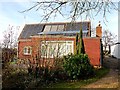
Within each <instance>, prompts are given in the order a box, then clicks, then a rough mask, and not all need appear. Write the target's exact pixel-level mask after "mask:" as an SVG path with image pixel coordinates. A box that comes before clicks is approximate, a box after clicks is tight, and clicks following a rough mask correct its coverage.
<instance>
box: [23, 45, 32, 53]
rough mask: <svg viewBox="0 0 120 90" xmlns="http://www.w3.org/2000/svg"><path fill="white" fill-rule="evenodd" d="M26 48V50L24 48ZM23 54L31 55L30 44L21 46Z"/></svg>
mask: <svg viewBox="0 0 120 90" xmlns="http://www.w3.org/2000/svg"><path fill="white" fill-rule="evenodd" d="M25 49H26V50H25ZM29 49H30V51H29ZM23 54H24V55H31V54H32V47H31V46H25V47H24V48H23Z"/></svg>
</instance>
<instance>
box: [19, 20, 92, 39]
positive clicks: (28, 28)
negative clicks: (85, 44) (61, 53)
mask: <svg viewBox="0 0 120 90" xmlns="http://www.w3.org/2000/svg"><path fill="white" fill-rule="evenodd" d="M89 24H90V22H82V25H81V22H75V23H70V22H65V23H42V24H26V25H25V26H24V28H23V30H22V32H21V34H20V36H19V39H28V38H30V36H34V35H41V34H51V35H54V34H55V35H56V34H57V35H58V34H63V35H74V34H76V32H79V30H80V28H81V27H82V30H83V32H85V33H86V31H89V30H90V27H89ZM62 25H63V26H64V28H63V26H62ZM47 26H50V27H47ZM52 26H54V27H53V29H52ZM45 27H46V28H48V29H49V30H47V31H46V32H45ZM44 32H45V33H44Z"/></svg>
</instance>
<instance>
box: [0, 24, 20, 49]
mask: <svg viewBox="0 0 120 90" xmlns="http://www.w3.org/2000/svg"><path fill="white" fill-rule="evenodd" d="M18 30H19V27H18V26H17V27H14V26H11V25H9V26H8V28H7V30H6V31H4V33H3V43H2V46H3V48H16V47H17V37H18V36H17V33H18V32H17V31H18ZM15 31H16V32H15Z"/></svg>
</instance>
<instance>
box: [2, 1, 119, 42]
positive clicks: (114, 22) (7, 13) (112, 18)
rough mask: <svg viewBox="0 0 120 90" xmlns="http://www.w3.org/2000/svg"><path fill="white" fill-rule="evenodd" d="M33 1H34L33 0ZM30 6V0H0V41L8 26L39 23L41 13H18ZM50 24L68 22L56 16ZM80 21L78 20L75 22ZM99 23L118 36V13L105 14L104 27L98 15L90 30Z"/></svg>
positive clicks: (92, 21) (33, 11) (101, 18)
mask: <svg viewBox="0 0 120 90" xmlns="http://www.w3.org/2000/svg"><path fill="white" fill-rule="evenodd" d="M34 1H35V0H34ZM31 5H32V0H22V1H21V0H12V2H11V0H0V41H1V40H2V36H3V32H4V31H5V30H7V27H8V25H11V26H12V25H13V26H23V25H24V24H25V23H39V22H40V20H41V15H42V12H41V11H38V12H36V11H35V10H32V11H30V12H26V13H20V12H19V11H23V10H25V9H27V8H29V7H30V6H31ZM50 21H51V22H61V21H62V22H63V21H69V20H67V19H64V18H62V17H61V16H58V17H57V18H56V19H55V20H54V19H51V20H50ZM77 21H80V20H77ZM99 21H101V25H102V28H103V29H108V30H110V31H111V32H112V33H114V34H116V35H117V34H118V12H117V11H115V10H114V11H112V13H111V14H107V21H108V22H106V25H105V24H104V23H103V17H102V15H100V14H99V15H98V16H97V17H95V18H94V19H92V20H91V23H92V24H91V25H92V28H95V27H96V26H97V25H98V22H99Z"/></svg>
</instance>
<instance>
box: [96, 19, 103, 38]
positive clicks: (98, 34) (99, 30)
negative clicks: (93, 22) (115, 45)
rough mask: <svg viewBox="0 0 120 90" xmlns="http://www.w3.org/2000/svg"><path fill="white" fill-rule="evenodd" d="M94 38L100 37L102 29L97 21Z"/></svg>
mask: <svg viewBox="0 0 120 90" xmlns="http://www.w3.org/2000/svg"><path fill="white" fill-rule="evenodd" d="M96 37H100V38H101V37H102V27H101V24H100V21H99V25H98V26H97V27H96Z"/></svg>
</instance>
